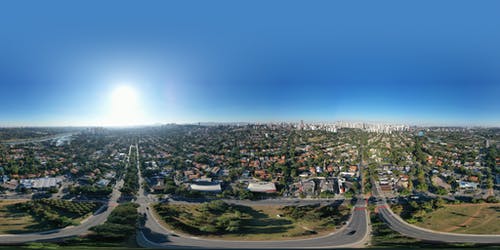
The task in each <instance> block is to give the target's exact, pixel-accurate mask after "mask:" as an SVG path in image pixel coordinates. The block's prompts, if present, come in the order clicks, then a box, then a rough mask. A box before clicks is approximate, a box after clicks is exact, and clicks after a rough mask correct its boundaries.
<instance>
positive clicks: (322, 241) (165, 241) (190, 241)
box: [136, 145, 369, 248]
mask: <svg viewBox="0 0 500 250" xmlns="http://www.w3.org/2000/svg"><path fill="white" fill-rule="evenodd" d="M136 150H138V149H137V145H136ZM137 155H139V153H138V151H137ZM139 166H140V165H139V157H137V168H138V171H139V181H140V183H141V185H139V186H140V188H139V196H138V197H137V201H136V202H137V203H138V204H139V205H140V206H139V212H140V213H141V214H145V215H146V216H145V223H144V226H143V227H142V228H141V229H140V230H138V233H137V243H138V244H139V245H140V246H142V247H149V248H334V247H363V246H364V243H365V242H366V241H367V240H368V238H369V227H368V218H369V217H368V215H367V210H366V202H365V200H364V199H362V198H361V197H360V198H359V199H358V202H357V203H356V205H355V207H354V211H353V213H352V216H351V219H350V220H349V222H348V223H347V226H344V227H343V228H342V229H340V230H338V231H336V232H334V233H331V234H329V235H326V236H322V237H317V238H309V239H297V240H279V241H229V240H213V239H202V238H197V237H192V236H187V235H177V234H175V233H174V232H172V231H170V230H168V229H167V228H165V227H163V226H162V225H161V224H160V222H159V221H158V220H157V219H156V218H155V217H154V215H153V214H152V213H151V212H150V209H149V200H148V197H147V193H146V192H145V190H144V189H143V187H142V183H144V180H143V178H142V175H141V172H140V171H141V170H140V167H139Z"/></svg>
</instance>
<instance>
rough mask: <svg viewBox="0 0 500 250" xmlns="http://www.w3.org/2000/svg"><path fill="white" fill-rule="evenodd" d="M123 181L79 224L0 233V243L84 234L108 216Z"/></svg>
mask: <svg viewBox="0 0 500 250" xmlns="http://www.w3.org/2000/svg"><path fill="white" fill-rule="evenodd" d="M122 185H123V181H120V182H119V183H118V184H117V185H116V186H115V188H114V189H113V192H112V194H111V198H110V199H109V202H108V204H106V205H105V206H103V207H102V208H101V209H99V210H98V211H97V212H96V213H94V215H92V216H91V217H90V218H88V219H86V220H84V221H83V222H82V223H81V224H80V225H78V226H74V227H66V228H64V229H56V230H51V231H47V232H38V233H28V234H11V235H0V243H2V244H20V243H26V242H32V241H46V240H54V239H59V238H67V237H72V236H77V235H83V234H86V233H87V232H88V230H89V228H91V227H93V226H96V225H99V224H102V223H104V222H105V221H106V219H107V218H108V215H109V214H110V213H111V211H112V210H113V208H114V207H115V206H116V205H117V201H118V198H119V197H120V191H119V190H120V188H121V186H122Z"/></svg>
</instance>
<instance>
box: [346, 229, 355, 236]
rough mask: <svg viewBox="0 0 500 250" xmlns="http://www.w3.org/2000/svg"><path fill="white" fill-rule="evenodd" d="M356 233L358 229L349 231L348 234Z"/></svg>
mask: <svg viewBox="0 0 500 250" xmlns="http://www.w3.org/2000/svg"><path fill="white" fill-rule="evenodd" d="M355 233H356V230H352V231H350V232H349V233H347V235H353V234H355Z"/></svg>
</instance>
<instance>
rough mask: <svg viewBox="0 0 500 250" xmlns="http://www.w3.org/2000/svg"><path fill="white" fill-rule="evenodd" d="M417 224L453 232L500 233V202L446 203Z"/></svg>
mask: <svg viewBox="0 0 500 250" xmlns="http://www.w3.org/2000/svg"><path fill="white" fill-rule="evenodd" d="M415 225H416V226H420V227H424V228H428V229H432V230H436V231H443V232H452V233H468V234H500V204H488V203H484V204H460V205H446V206H445V207H444V208H440V209H438V210H436V211H434V212H431V213H429V214H427V215H425V217H424V220H423V222H419V223H417V224H415Z"/></svg>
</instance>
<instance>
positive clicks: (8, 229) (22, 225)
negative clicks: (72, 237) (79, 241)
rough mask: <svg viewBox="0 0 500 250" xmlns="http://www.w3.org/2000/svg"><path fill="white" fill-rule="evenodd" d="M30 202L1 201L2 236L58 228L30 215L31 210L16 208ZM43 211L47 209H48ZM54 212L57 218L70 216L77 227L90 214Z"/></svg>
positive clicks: (0, 229)
mask: <svg viewBox="0 0 500 250" xmlns="http://www.w3.org/2000/svg"><path fill="white" fill-rule="evenodd" d="M28 201H29V200H0V234H22V233H30V232H41V231H46V230H52V229H56V228H58V226H55V225H54V224H51V223H48V222H47V220H41V218H40V217H37V216H35V215H34V214H32V213H30V212H31V210H30V209H28V210H26V209H24V210H23V209H20V208H19V207H17V206H16V204H17V205H19V204H27V203H28ZM66 205H67V204H66ZM70 205H71V204H70ZM43 209H47V207H44V208H43ZM44 211H47V210H44ZM52 212H54V213H55V214H54V216H56V217H62V216H68V219H69V220H71V223H73V224H75V225H76V224H79V223H80V222H81V221H82V220H83V219H84V218H86V217H87V216H88V215H89V213H87V214H81V215H78V214H74V213H69V212H65V211H62V210H60V209H57V211H56V210H53V211H52Z"/></svg>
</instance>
